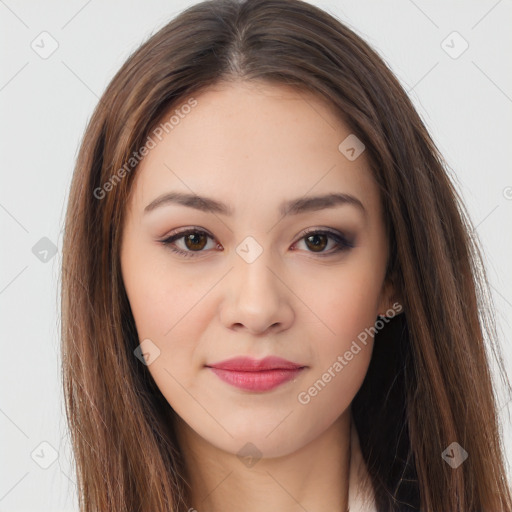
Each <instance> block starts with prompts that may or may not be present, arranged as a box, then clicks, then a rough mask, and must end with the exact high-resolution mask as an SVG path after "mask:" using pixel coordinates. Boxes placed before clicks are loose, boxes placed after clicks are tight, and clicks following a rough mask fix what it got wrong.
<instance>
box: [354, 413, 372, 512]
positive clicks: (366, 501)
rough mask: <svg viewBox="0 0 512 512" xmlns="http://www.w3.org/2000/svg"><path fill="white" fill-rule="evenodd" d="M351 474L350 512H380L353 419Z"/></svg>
mask: <svg viewBox="0 0 512 512" xmlns="http://www.w3.org/2000/svg"><path fill="white" fill-rule="evenodd" d="M350 430H351V446H350V474H349V486H348V509H349V512H378V511H377V507H376V504H375V494H374V491H373V488H372V486H371V481H370V479H369V478H370V477H369V475H368V471H367V468H366V464H365V462H364V460H363V454H362V453H361V446H360V444H359V435H358V433H357V428H356V425H355V423H354V419H353V418H351V426H350Z"/></svg>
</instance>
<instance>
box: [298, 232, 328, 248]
mask: <svg viewBox="0 0 512 512" xmlns="http://www.w3.org/2000/svg"><path fill="white" fill-rule="evenodd" d="M328 238H329V237H328V236H326V235H323V234H319V233H316V234H314V235H309V236H307V237H305V238H304V240H305V241H306V245H307V246H308V247H309V248H310V249H312V251H313V252H321V251H323V250H324V249H325V247H326V246H327V243H328Z"/></svg>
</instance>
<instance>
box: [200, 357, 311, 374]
mask: <svg viewBox="0 0 512 512" xmlns="http://www.w3.org/2000/svg"><path fill="white" fill-rule="evenodd" d="M206 366H208V367H210V368H218V369H220V370H232V371H240V372H250V371H253V372H254V371H263V370H298V369H299V368H303V367H304V365H300V364H298V363H292V362H291V361H287V360H286V359H282V358H281V357H276V356H268V357H265V358H264V359H259V360H258V359H252V358H250V357H234V358H233V359H227V360H226V361H220V362H219V363H213V364H209V365H206Z"/></svg>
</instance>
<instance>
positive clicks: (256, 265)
mask: <svg viewBox="0 0 512 512" xmlns="http://www.w3.org/2000/svg"><path fill="white" fill-rule="evenodd" d="M273 267H274V268H272V262H271V261H270V258H269V257H267V256H266V251H263V253H262V254H261V255H260V256H259V257H258V258H257V259H256V261H253V262H252V263H247V262H246V261H244V259H242V258H241V257H239V256H238V255H235V261H234V268H233V270H232V271H231V272H229V274H228V276H227V279H226V280H224V281H225V282H224V286H225V293H224V300H223V302H222V304H221V310H220V318H221V322H222V324H223V325H224V326H225V327H227V328H228V329H232V330H238V331H246V332H248V333H250V334H253V335H258V334H266V333H267V332H272V333H274V334H275V333H277V332H279V331H282V330H285V329H288V328H289V326H290V325H291V324H292V322H293V319H294V311H293V308H292V304H291V303H290V300H291V298H292V297H293V293H292V292H291V291H290V283H286V279H285V278H284V276H283V275H280V272H279V270H278V269H277V268H275V267H276V266H275V265H274V266H273Z"/></svg>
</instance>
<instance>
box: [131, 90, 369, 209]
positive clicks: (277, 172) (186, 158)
mask: <svg viewBox="0 0 512 512" xmlns="http://www.w3.org/2000/svg"><path fill="white" fill-rule="evenodd" d="M191 99H193V100H195V106H194V107H193V108H186V109H182V110H180V108H181V106H182V105H186V104H187V102H188V104H190V100H191ZM173 115H174V117H173V120H174V123H173V125H172V129H170V130H167V131H165V132H164V133H163V134H162V135H161V137H160V138H161V140H158V139H157V138H154V140H155V141H156V145H155V147H154V148H153V149H151V150H150V151H149V153H148V154H147V155H146V156H145V157H144V159H143V160H142V162H141V163H140V165H139V167H138V169H137V172H136V174H137V176H136V179H135V183H134V184H133V186H134V187H135V190H134V191H132V192H133V197H134V201H135V203H137V204H138V208H139V209H140V208H144V206H146V205H147V204H148V203H149V202H150V201H151V199H154V198H155V197H156V196H158V195H160V194H162V193H163V192H167V191H172V190H180V191H183V192H188V193H196V194H199V195H205V196H214V197H222V199H223V200H224V201H225V202H228V203H229V204H230V205H232V206H233V210H234V212H235V214H236V211H237V207H238V208H239V209H240V208H246V207H247V206H248V205H250V204H254V205H256V204H259V205H261V206H263V205H264V206H266V207H267V206H268V207H271V205H272V204H273V203H274V202H275V203H277V202H279V203H281V202H282V200H283V199H286V198H292V197H293V198H295V197H298V196H304V195H306V194H320V193H327V192H330V191H335V192H345V193H349V194H353V195H356V196H357V195H359V196H361V197H363V198H364V202H365V204H366V203H369V204H368V206H369V207H371V203H374V202H375V201H378V194H377V190H376V186H375V184H374V182H373V179H372V177H371V173H370V170H369V165H368V161H367V159H366V155H365V153H364V151H363V152H362V154H361V155H360V156H359V157H357V158H356V159H355V160H351V159H348V158H347V156H346V155H345V154H344V153H343V152H342V151H341V150H340V144H342V143H343V141H345V140H347V137H354V135H353V134H352V132H351V129H350V127H349V126H348V125H346V124H345V123H344V122H343V121H342V120H341V119H340V117H339V116H337V115H336V114H335V112H334V108H333V107H332V106H330V105H329V104H328V103H327V101H325V100H323V99H322V98H319V97H318V96H316V95H314V94H312V93H310V92H306V91H302V90H297V89H295V88H292V87H289V86H286V85H274V84H269V83H263V82H249V83H248V82H232V83H231V82H230V83H221V84H217V85H215V86H213V87H209V88H207V89H205V90H203V91H202V92H200V93H199V94H195V95H193V97H192V98H189V97H185V98H183V99H182V101H181V102H179V103H177V104H176V105H174V106H173V107H172V109H171V110H170V111H169V112H168V113H167V114H166V115H164V116H163V118H162V119H163V122H164V123H165V122H166V121H167V120H169V119H170V118H171V116H173ZM349 140H351V139H350V138H349ZM342 146H343V145H342Z"/></svg>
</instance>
